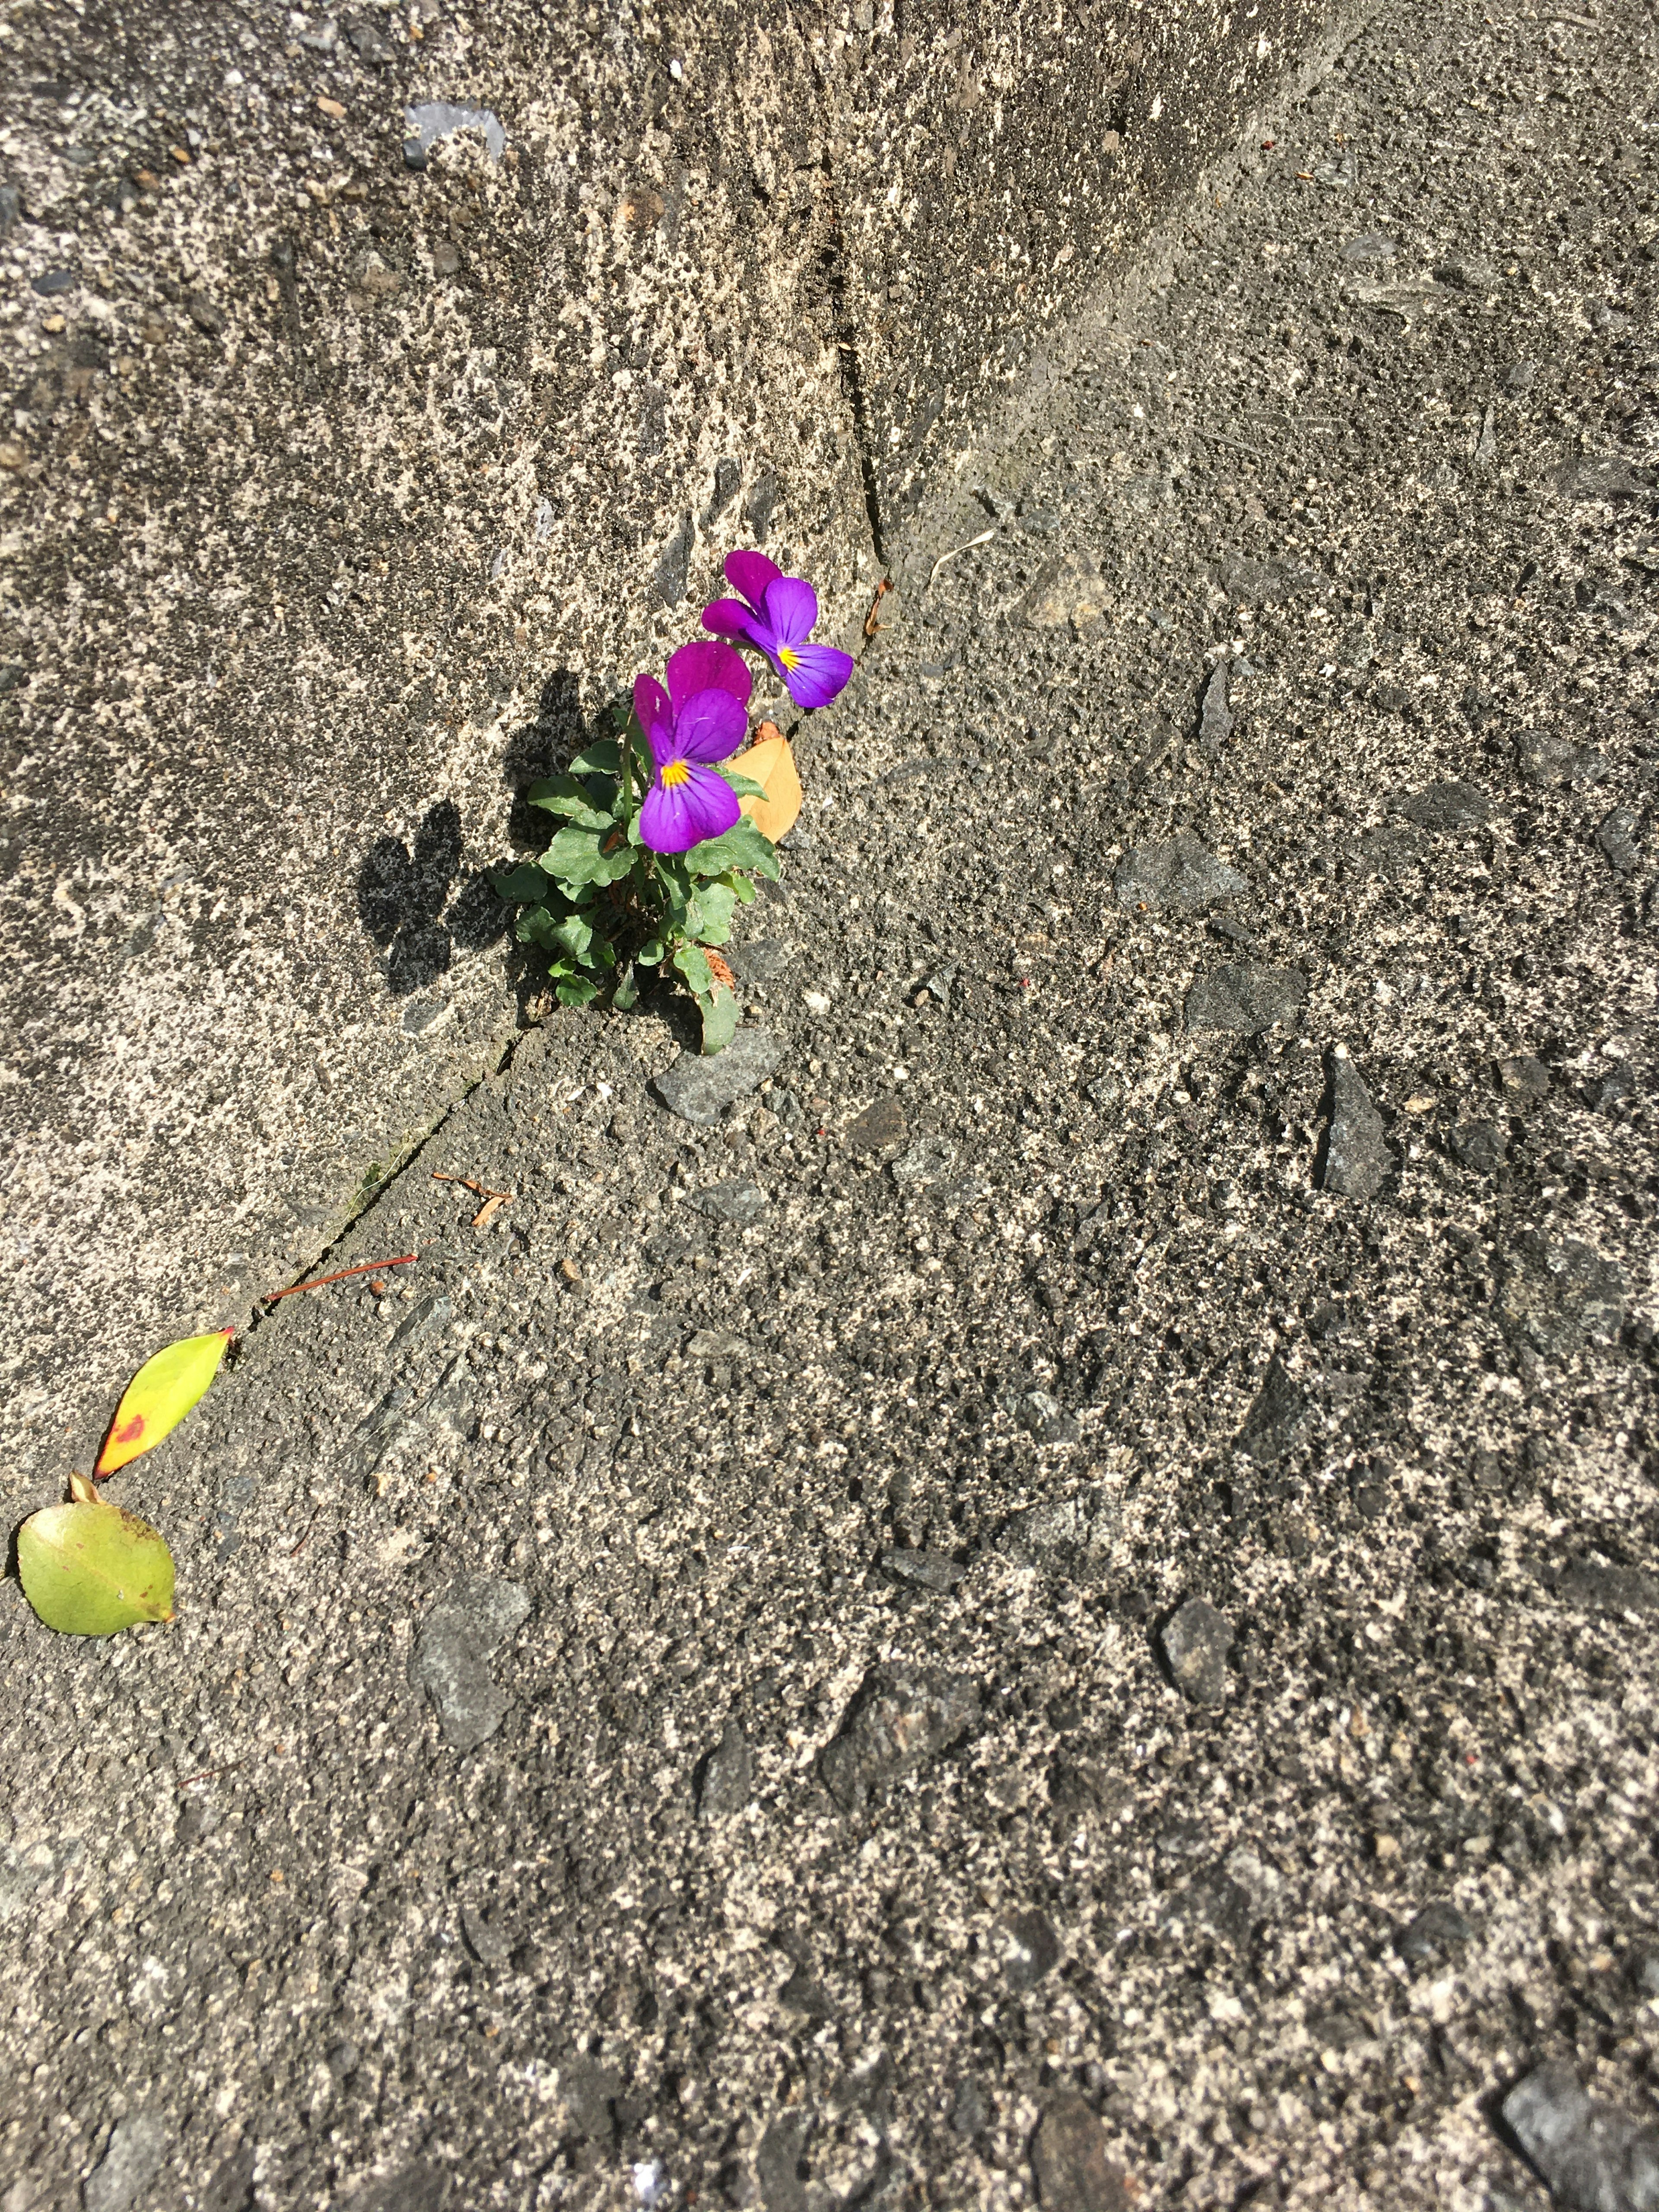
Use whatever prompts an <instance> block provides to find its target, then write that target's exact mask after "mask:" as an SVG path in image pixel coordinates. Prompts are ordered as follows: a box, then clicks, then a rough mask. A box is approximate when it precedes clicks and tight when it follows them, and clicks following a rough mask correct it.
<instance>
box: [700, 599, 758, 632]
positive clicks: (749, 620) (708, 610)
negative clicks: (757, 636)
mask: <svg viewBox="0 0 1659 2212" xmlns="http://www.w3.org/2000/svg"><path fill="white" fill-rule="evenodd" d="M757 619H758V617H757V615H756V613H755V610H754V609H753V607H747V606H745V605H744V603H743V601H742V600H741V599H715V600H714V601H712V602H711V604H710V605H708V606H706V607H705V608H704V609H703V611H702V626H703V628H704V629H712V630H718V631H719V633H720V635H721V636H722V637H747V636H748V635H749V634H750V631H751V630H752V629H754V627H755V623H756V622H757Z"/></svg>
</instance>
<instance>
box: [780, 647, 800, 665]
mask: <svg viewBox="0 0 1659 2212" xmlns="http://www.w3.org/2000/svg"><path fill="white" fill-rule="evenodd" d="M778 659H780V660H781V662H782V663H783V665H784V666H785V667H786V668H799V666H800V655H799V653H797V652H796V650H795V648H794V647H793V645H781V646H780V647H778Z"/></svg>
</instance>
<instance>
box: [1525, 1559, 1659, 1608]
mask: <svg viewBox="0 0 1659 2212" xmlns="http://www.w3.org/2000/svg"><path fill="white" fill-rule="evenodd" d="M1549 1580H1550V1587H1551V1588H1552V1589H1553V1592H1554V1594H1555V1595H1556V1596H1557V1597H1558V1598H1559V1600H1560V1601H1561V1603H1562V1604H1563V1605H1571V1606H1577V1607H1579V1609H1580V1610H1581V1611H1583V1612H1585V1613H1659V1579H1656V1577H1653V1576H1652V1575H1650V1574H1646V1573H1644V1571H1643V1570H1642V1569H1641V1568H1640V1567H1609V1566H1602V1565H1600V1564H1599V1563H1598V1562H1597V1561H1595V1560H1594V1559H1570V1560H1569V1561H1568V1563H1567V1565H1565V1567H1563V1568H1562V1569H1561V1571H1560V1572H1559V1574H1557V1575H1553V1576H1552V1577H1550V1578H1549Z"/></svg>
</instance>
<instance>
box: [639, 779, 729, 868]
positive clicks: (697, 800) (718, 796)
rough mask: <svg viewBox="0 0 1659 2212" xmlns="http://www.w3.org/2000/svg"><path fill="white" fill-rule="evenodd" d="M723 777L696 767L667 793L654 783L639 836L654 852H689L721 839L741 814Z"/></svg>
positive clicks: (641, 811)
mask: <svg viewBox="0 0 1659 2212" xmlns="http://www.w3.org/2000/svg"><path fill="white" fill-rule="evenodd" d="M742 811H743V810H742V808H741V807H740V806H739V805H738V794H737V793H736V792H735V791H733V790H732V787H731V785H730V784H729V783H728V782H727V781H726V778H725V777H724V776H723V775H715V773H714V769H710V768H694V769H692V770H691V773H690V775H689V776H687V778H686V780H685V781H684V783H677V784H676V785H675V786H674V787H673V788H672V789H671V790H669V791H665V790H664V788H663V787H662V786H661V784H660V783H658V784H653V786H652V787H651V789H650V790H649V791H648V792H647V793H646V795H645V804H644V805H643V806H641V809H640V836H641V839H642V841H643V842H645V843H646V844H647V845H648V846H649V847H650V848H651V849H652V851H653V853H689V852H690V849H691V848H692V846H693V845H701V844H702V841H703V839H704V838H705V837H718V836H720V835H721V833H722V832H723V831H725V830H727V829H730V828H731V827H732V823H734V822H735V821H736V820H737V819H738V816H739V815H740V814H741V812H742Z"/></svg>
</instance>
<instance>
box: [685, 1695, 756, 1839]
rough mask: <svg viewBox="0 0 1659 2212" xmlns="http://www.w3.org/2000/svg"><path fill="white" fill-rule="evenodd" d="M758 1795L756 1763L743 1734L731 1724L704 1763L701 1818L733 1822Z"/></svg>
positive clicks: (699, 1792)
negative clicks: (756, 1788)
mask: <svg viewBox="0 0 1659 2212" xmlns="http://www.w3.org/2000/svg"><path fill="white" fill-rule="evenodd" d="M754 1794H755V1762H754V1759H753V1758H752V1757H751V1755H750V1749H749V1746H748V1743H747V1741H745V1739H744V1733H743V1730H742V1729H740V1728H739V1727H738V1723H736V1721H734V1720H728V1721H727V1722H726V1726H725V1727H724V1728H723V1729H721V1731H720V1742H719V1743H718V1744H717V1745H716V1747H715V1748H714V1750H713V1751H711V1752H710V1753H709V1754H708V1758H707V1759H704V1761H703V1763H702V1772H701V1774H700V1776H699V1778H698V1783H697V1817H698V1819H699V1820H730V1819H731V1817H732V1814H734V1813H741V1812H742V1810H743V1808H744V1806H745V1805H747V1804H748V1803H749V1802H750V1799H751V1798H752V1797H753V1796H754Z"/></svg>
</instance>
